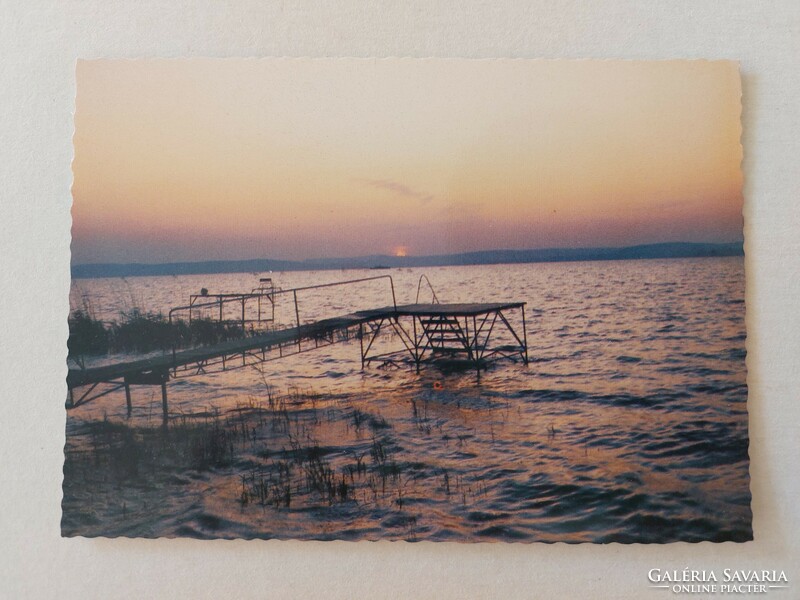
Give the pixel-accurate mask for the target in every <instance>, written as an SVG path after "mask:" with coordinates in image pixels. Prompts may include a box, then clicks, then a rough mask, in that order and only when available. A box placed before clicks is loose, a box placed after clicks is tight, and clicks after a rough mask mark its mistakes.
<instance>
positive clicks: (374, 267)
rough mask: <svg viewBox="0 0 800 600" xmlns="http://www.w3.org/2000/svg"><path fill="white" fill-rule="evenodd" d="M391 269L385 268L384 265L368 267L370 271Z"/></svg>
mask: <svg viewBox="0 0 800 600" xmlns="http://www.w3.org/2000/svg"><path fill="white" fill-rule="evenodd" d="M391 268H392V267H389V266H386V265H374V266H372V267H370V269H391Z"/></svg>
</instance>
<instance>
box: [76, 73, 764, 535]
mask: <svg viewBox="0 0 800 600" xmlns="http://www.w3.org/2000/svg"><path fill="white" fill-rule="evenodd" d="M76 80H77V81H76V82H77V86H76V87H77V97H76V108H75V130H74V150H75V155H74V162H73V174H74V183H73V188H72V194H73V207H72V217H73V223H72V261H71V268H72V285H71V290H70V312H69V315H64V317H65V318H68V322H69V340H68V365H69V370H68V375H67V382H66V383H67V386H66V388H65V391H66V445H65V449H64V481H63V502H62V520H61V528H62V535H64V536H88V537H95V536H107V537H116V536H129V537H172V536H184V537H194V538H264V539H268V538H279V539H298V540H354V541H356V540H408V541H417V540H420V541H422V540H425V541H458V542H490V541H504V542H571V543H578V542H593V543H607V542H623V543H634V542H641V543H665V542H675V541H689V542H698V541H711V542H725V541H734V542H743V541H748V540H751V539H752V536H753V534H752V525H751V521H752V513H751V509H750V500H751V494H750V477H749V458H748V443H749V437H748V413H747V383H746V367H745V357H746V351H745V341H746V332H745V302H744V297H745V274H744V251H743V244H744V239H743V221H742V207H743V197H742V176H741V171H740V163H741V160H742V147H741V143H740V137H741V125H740V115H741V83H740V77H739V72H738V66H737V64H736V63H732V62H727V61H650V62H648V61H622V60H604V61H599V60H598V61H593V60H462V59H447V60H438V59H437V60H434V59H430V60H419V59H375V60H371V59H370V60H367V59H288V58H271V59H247V60H244V59H242V60H240V59H225V60H216V59H207V60H206V59H191V60H177V59H173V60H156V59H148V60H91V61H79V62H78V64H77V68H76Z"/></svg>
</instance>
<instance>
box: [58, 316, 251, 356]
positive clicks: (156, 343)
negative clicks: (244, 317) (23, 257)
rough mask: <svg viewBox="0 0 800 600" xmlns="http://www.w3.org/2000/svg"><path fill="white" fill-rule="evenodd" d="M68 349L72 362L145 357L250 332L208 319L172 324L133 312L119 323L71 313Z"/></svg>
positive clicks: (210, 343)
mask: <svg viewBox="0 0 800 600" xmlns="http://www.w3.org/2000/svg"><path fill="white" fill-rule="evenodd" d="M68 323H69V339H68V340H67V348H68V349H69V356H70V358H77V357H81V356H102V355H105V354H109V353H116V352H131V353H145V352H151V351H153V350H170V349H172V348H186V347H191V346H198V345H200V346H205V345H212V344H217V343H219V342H224V341H226V340H231V339H238V338H241V337H243V336H244V335H245V334H246V332H245V331H243V330H242V327H241V326H240V325H237V324H235V323H221V322H219V321H214V320H211V319H208V318H199V319H192V322H191V323H188V322H187V321H184V320H178V321H174V322H172V323H170V322H169V320H168V319H167V318H166V317H164V315H163V314H161V313H149V312H143V311H140V310H139V309H133V310H131V311H130V312H127V313H121V314H120V320H119V321H116V320H115V321H111V322H104V321H100V320H98V319H95V318H94V317H93V316H92V315H91V312H90V311H89V310H87V309H77V310H74V311H72V312H71V313H70V315H69V319H68Z"/></svg>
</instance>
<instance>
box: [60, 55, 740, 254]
mask: <svg viewBox="0 0 800 600" xmlns="http://www.w3.org/2000/svg"><path fill="white" fill-rule="evenodd" d="M77 88H78V94H77V102H76V114H75V138H74V143H75V160H74V163H73V170H74V176H75V180H74V185H73V198H74V203H73V209H72V215H73V230H72V233H73V242H72V251H73V257H72V260H73V263H74V264H78V263H93V262H151V263H155V262H172V261H192V260H215V259H247V258H275V259H303V258H316V257H350V256H363V255H369V254H400V253H407V254H409V255H427V254H444V253H453V252H462V251H472V250H486V249H526V248H549V247H594V246H624V245H632V244H640V243H652V242H664V241H709V242H727V241H739V240H741V239H742V216H741V213H742V196H741V186H742V179H741V175H740V170H739V166H740V162H741V154H742V153H741V147H740V143H739V139H740V133H741V129H740V124H739V116H740V94H741V89H740V81H739V75H738V70H737V66H736V65H735V64H734V63H728V62H702V61H674V62H624V61H525V60H481V61H467V60H424V61H423V60H411V59H397V60H395V59H386V60H357V59H346V60H340V59H320V60H302V59H265V60H238V59H237V60H200V59H195V60H138V61H123V60H102V61H79V62H78V67H77Z"/></svg>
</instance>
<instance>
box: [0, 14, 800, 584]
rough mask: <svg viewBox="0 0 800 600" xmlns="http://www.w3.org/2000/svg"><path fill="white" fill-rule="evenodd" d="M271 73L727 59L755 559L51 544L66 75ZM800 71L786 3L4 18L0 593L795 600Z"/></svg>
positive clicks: (796, 26) (0, 65)
mask: <svg viewBox="0 0 800 600" xmlns="http://www.w3.org/2000/svg"><path fill="white" fill-rule="evenodd" d="M284 55H287V56H359V57H371V56H415V57H426V56H447V57H505V56H511V57H545V58H561V57H574V58H586V57H595V58H618V57H619V58H639V59H658V58H682V57H688V58H727V59H734V60H739V61H740V62H741V68H742V73H743V80H744V99H743V102H744V117H743V121H744V138H743V142H744V147H745V159H744V166H743V168H744V172H745V210H744V212H745V220H746V252H747V258H746V268H747V326H748V332H749V338H748V342H747V348H748V359H747V364H748V368H749V377H748V382H749V385H750V404H749V408H750V427H751V447H750V456H751V460H752V462H751V472H752V476H753V485H752V489H753V509H754V512H755V518H754V528H755V537H756V540H755V541H754V542H752V543H748V544H744V545H741V544H740V545H736V544H721V545H714V544H710V543H702V544H695V545H689V544H672V545H667V546H657V545H652V546H620V545H609V546H592V545H582V546H566V545H563V544H557V545H541V544H534V545H520V544H471V545H454V544H444V543H438V544H436V543H418V544H407V543H403V542H398V543H368V542H361V543H346V542H333V543H308V542H307V543H296V542H264V541H253V542H246V541H237V542H227V541H215V542H199V541H193V540H153V541H146V540H122V539H121V540H84V539H68V540H62V539H60V537H59V518H60V499H61V490H60V483H61V477H62V474H61V467H62V447H63V443H64V409H63V403H64V398H65V384H64V378H65V376H66V366H65V355H66V337H67V325H66V315H67V312H68V304H67V289H68V285H69V242H70V238H69V227H70V214H69V209H70V203H71V198H70V193H69V187H70V183H71V172H70V160H71V154H72V148H71V135H72V115H71V113H72V110H73V106H74V92H75V82H74V62H75V59H76V58H93V57H131V58H133V57H141V56H147V57H155V56H163V57H181V56H237V57H241V56H284ZM798 59H800V3H798V2H792V1H785V2H754V1H743V2H721V1H720V2H709V1H705V2H698V1H696V0H694V1H686V2H677V1H672V2H659V3H655V2H621V1H617V2H604V3H595V2H592V3H589V2H586V3H582V2H548V1H541V0H539V1H533V2H530V1H529V2H526V1H522V0H521V1H509V2H497V1H486V2H471V3H463V2H457V1H454V0H450V1H440V2H431V1H428V2H424V1H423V2H409V1H406V2H383V3H378V2H374V3H366V2H364V3H358V2H346V1H344V0H338V1H329V2H304V3H292V2H270V3H267V2H255V1H239V2H220V3H210V2H196V3H193V2H188V1H186V0H172V1H168V2H164V1H159V2H148V3H145V2H119V1H108V0H105V1H104V0H98V1H94V2H76V1H70V2H56V1H52V2H46V1H37V2H31V1H28V2H10V1H8V2H7V1H5V0H0V131H2V138H0V139H1V140H2V141H1V142H0V261H2V269H0V319H2V322H0V461H1V462H0V465H2V466H0V473H2V479H1V480H0V484H2V487H1V488H0V531H1V532H2V538H0V539H2V543H1V545H0V547H1V548H2V557H1V558H2V560H0V597H8V598H47V597H60V598H117V597H119V598H123V597H125V598H143V597H158V598H176V597H180V598H184V597H185V598H221V597H225V598H234V597H236V598H266V597H281V598H288V597H294V598H301V597H309V596H312V595H314V596H324V597H359V598H372V597H405V598H408V597H414V598H423V597H452V598H463V597H476V598H483V597H486V598H489V597H495V598H584V597H593V598H612V597H613V598H651V597H652V598H665V597H667V596H668V595H669V596H672V594H671V592H667V591H664V590H649V589H647V584H648V582H647V579H646V574H647V571H648V569H650V568H652V567H660V568H669V569H683V568H685V567H689V568H693V569H706V570H708V569H717V571H718V572H721V569H723V568H746V569H762V568H764V569H779V570H780V569H784V570H786V573H787V575H788V577H789V581H790V584H789V585H790V589H788V590H780V591H779V590H776V591H773V592H771V593H770V595H771V596H774V597H780V598H797V597H800V567H798V565H800V544H798V539H797V538H798V535H799V534H800V509H798V506H800V477H799V475H798V473H800V468H798V459H800V375H798V370H800V364H798V363H799V362H800V361H799V360H798V359H799V358H800V317H799V316H798V314H799V313H800V311H799V310H798V304H800V303H799V302H798V299H800V293H799V292H800V276H799V275H800V272H799V270H798V266H799V265H800V263H799V262H798V258H797V255H798V252H799V251H800V205H799V204H798V202H797V200H798V197H797V195H798V190H800V168H798V157H800V144H799V143H798V139H800V138H799V136H800V115H799V114H798V99H799V98H800V81H799V78H798V72H799V71H800V64H798V63H800V61H799V60H798ZM739 597H741V596H739Z"/></svg>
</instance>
